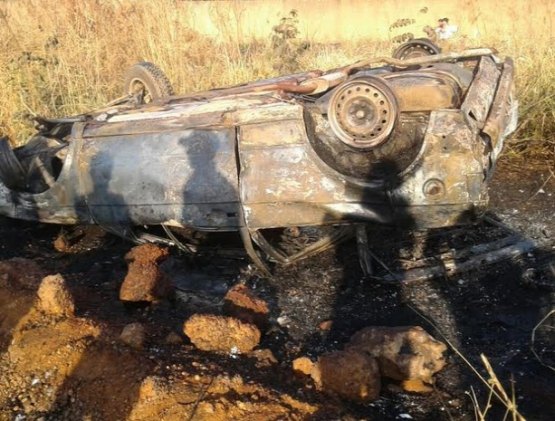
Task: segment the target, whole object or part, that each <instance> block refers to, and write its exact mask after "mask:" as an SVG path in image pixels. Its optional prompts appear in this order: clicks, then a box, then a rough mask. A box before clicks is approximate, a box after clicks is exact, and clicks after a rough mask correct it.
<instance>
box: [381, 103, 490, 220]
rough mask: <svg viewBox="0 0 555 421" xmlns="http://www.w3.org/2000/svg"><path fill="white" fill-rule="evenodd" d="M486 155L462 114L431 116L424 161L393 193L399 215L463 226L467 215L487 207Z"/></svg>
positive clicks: (422, 160)
mask: <svg viewBox="0 0 555 421" xmlns="http://www.w3.org/2000/svg"><path fill="white" fill-rule="evenodd" d="M483 156H484V145H483V144H482V143H481V142H480V140H479V139H477V137H476V133H475V132H474V131H473V130H472V129H471V128H469V127H468V125H467V123H466V119H465V118H464V116H463V114H462V112H461V111H458V110H444V111H436V112H432V113H431V115H430V122H429V125H428V129H427V132H426V136H425V139H424V147H423V149H422V151H421V153H420V158H419V159H418V160H417V162H416V163H415V165H414V166H413V167H412V168H409V169H408V170H407V171H406V172H405V173H404V174H403V178H404V181H403V183H402V185H401V186H400V187H399V188H397V189H395V190H393V191H392V192H391V200H392V202H393V204H394V205H395V207H396V208H397V212H399V211H401V212H404V213H406V214H409V215H412V218H413V219H414V220H415V221H417V222H418V223H417V225H422V226H428V227H433V226H438V227H439V226H447V225H453V224H457V223H462V221H463V218H464V217H465V214H466V213H468V212H469V211H473V210H474V209H481V208H483V207H484V206H485V205H486V204H487V200H488V198H487V190H486V187H485V183H484V181H485V170H484V166H483V161H484V160H483ZM407 207H410V209H405V210H403V208H407Z"/></svg>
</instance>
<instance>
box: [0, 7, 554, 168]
mask: <svg viewBox="0 0 555 421" xmlns="http://www.w3.org/2000/svg"><path fill="white" fill-rule="evenodd" d="M289 3H291V5H290V4H289ZM296 3H298V5H297V6H298V9H299V22H298V27H299V30H300V34H299V37H298V39H297V40H296V44H294V45H295V47H294V48H289V49H286V51H287V54H286V55H285V56H284V55H283V54H276V50H275V45H273V44H272V29H271V28H272V26H273V25H275V24H277V23H279V18H280V16H284V15H286V13H287V11H286V10H288V9H285V8H288V7H291V6H292V5H295V4H296ZM309 3H312V2H300V3H299V2H290V1H289V0H283V1H281V2H279V7H278V6H275V7H274V5H277V4H278V3H276V2H271V1H270V0H266V1H254V2H236V1H235V2H233V1H232V2H226V3H221V2H201V3H199V2H187V1H179V0H135V1H131V0H81V1H73V0H11V1H10V0H4V1H2V0H0V45H1V48H0V88H1V90H2V96H1V98H0V131H1V132H2V133H3V134H7V135H8V136H10V138H12V140H13V141H14V142H15V143H21V142H23V141H25V139H26V138H27V136H28V135H29V134H30V133H31V131H32V128H31V126H30V124H29V121H28V118H27V117H28V115H29V114H34V113H36V114H42V115H49V116H51V115H68V114H72V113H78V112H83V111H85V110H87V109H90V108H93V107H95V106H98V105H101V104H104V103H106V102H108V101H109V100H110V99H113V98H115V97H117V96H119V95H120V94H121V89H122V88H121V77H122V75H123V73H124V71H125V69H126V68H127V67H129V66H130V65H131V64H133V63H135V62H137V61H139V60H148V61H153V62H155V63H157V64H158V65H159V66H160V67H162V68H163V69H164V70H165V71H166V73H167V74H168V76H169V78H170V80H172V82H173V84H174V87H175V89H176V91H177V92H181V93H185V92H191V91H195V90H200V89H206V88H211V87H215V86H224V85H230V84H236V83H241V82H245V81H248V80H252V79H257V78H263V77H268V76H272V75H276V74H277V73H279V72H280V71H281V72H282V71H284V70H291V71H293V70H297V69H308V68H329V67H333V66H337V65H341V64H346V63H348V62H352V61H353V60H357V59H361V58H365V57H368V56H369V55H374V54H379V55H381V54H389V53H390V52H391V49H392V47H393V45H392V44H391V42H390V41H389V40H391V39H392V38H393V37H394V36H398V35H400V34H401V33H405V32H407V31H410V32H412V33H414V34H415V35H416V36H422V35H423V34H421V33H419V32H418V31H419V30H420V29H421V27H422V23H424V22H427V23H430V24H432V25H433V24H434V22H435V19H437V17H438V16H443V15H448V16H457V19H459V21H458V22H457V23H459V24H460V27H461V33H463V34H464V35H465V36H463V37H461V38H460V39H459V40H457V41H456V42H455V46H454V47H453V48H456V47H463V46H476V45H477V44H481V45H487V46H493V47H496V48H498V49H499V51H500V52H502V53H503V54H507V55H511V56H513V57H515V59H516V64H517V71H518V75H517V93H518V97H519V99H520V101H521V120H520V125H519V128H518V133H517V136H515V138H514V139H513V141H512V143H511V144H510V148H509V151H510V153H513V154H527V155H531V154H533V155H535V156H538V157H543V158H549V159H553V156H554V154H555V142H554V134H555V115H554V110H555V83H554V82H555V48H554V47H553V46H552V44H553V42H552V40H553V38H552V37H553V32H552V31H553V29H552V25H553V16H552V14H551V13H550V12H549V0H536V1H531V2H523V1H521V0H515V2H510V3H511V5H509V6H505V10H504V12H503V13H504V14H500V13H499V10H498V7H499V6H498V3H497V2H494V1H493V0H484V1H481V2H477V1H475V0H457V1H454V2H442V1H438V0H429V1H428V2H425V3H427V4H428V6H429V7H428V10H427V12H426V13H424V12H423V10H424V9H423V8H422V3H421V2H414V7H412V8H411V7H407V2H396V1H392V2H389V3H388V5H387V6H384V5H383V2H380V5H381V6H380V7H379V12H378V14H376V15H375V16H373V17H372V19H373V25H363V24H362V22H359V21H360V19H361V18H360V15H363V14H365V13H366V10H367V9H368V8H369V7H370V8H371V7H372V3H377V0H376V1H375V2H374V1H364V2H361V1H359V0H351V2H350V3H353V4H352V7H351V8H350V6H349V2H342V3H341V4H339V3H337V1H335V0H321V1H319V2H318V3H317V4H318V5H319V8H318V9H317V10H315V9H314V6H311V5H310V4H309ZM401 3H403V4H401ZM445 3H449V5H447V6H446V5H445ZM530 3H534V5H533V7H530V6H529V4H530ZM409 4H410V3H409ZM297 6H295V7H297ZM361 8H362V9H361ZM365 8H366V9H365ZM368 10H369V9H368ZM461 10H463V13H461V12H460V11H461ZM315 12H317V14H318V18H316V17H315V16H314V13H315ZM455 12H456V14H455ZM494 16H497V18H496V19H492V17H494ZM335 17H337V19H335V20H334V18H335ZM407 18H408V19H407ZM399 19H406V22H409V23H407V24H406V25H405V27H401V28H390V27H391V26H392V24H393V23H394V22H396V21H398V20H399ZM412 20H414V23H412ZM253 22H256V25H254V24H253ZM322 22H328V23H329V24H330V26H329V27H325V28H326V29H325V30H324V29H322V27H321V26H319V24H322ZM251 24H252V25H251ZM332 24H333V25H332ZM353 26H354V27H356V28H360V30H357V31H354V32H353ZM203 28H204V29H206V28H212V29H210V30H207V31H204V32H208V33H210V32H212V33H213V35H214V36H215V38H212V37H210V36H208V35H201V33H200V32H201V31H202V30H203ZM214 28H216V31H215V30H214ZM478 32H479V33H480V34H481V35H480V36H481V38H479V39H474V38H472V36H473V35H476V34H477V33H478ZM355 35H356V36H355ZM466 35H468V36H466ZM332 40H334V42H331V41H332ZM280 51H281V50H280ZM284 63H285V65H284Z"/></svg>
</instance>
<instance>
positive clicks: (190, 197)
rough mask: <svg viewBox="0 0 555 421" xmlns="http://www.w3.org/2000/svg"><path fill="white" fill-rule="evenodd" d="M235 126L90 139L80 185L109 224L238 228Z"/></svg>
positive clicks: (96, 214) (82, 160) (99, 216)
mask: <svg viewBox="0 0 555 421" xmlns="http://www.w3.org/2000/svg"><path fill="white" fill-rule="evenodd" d="M235 150H236V136H235V130H234V129H221V130H180V131H174V132H162V133H158V134H156V133H151V134H141V135H139V134H137V135H121V136H110V137H103V138H94V139H88V140H87V141H86V142H85V143H84V145H83V150H82V153H81V155H80V162H79V165H80V170H81V171H80V181H81V188H82V190H83V192H84V193H85V195H86V198H87V205H88V206H89V208H90V212H91V214H92V216H93V218H94V220H95V221H96V222H98V223H101V224H102V223H106V224H135V225H143V224H144V225H149V224H150V225H154V224H162V223H166V224H170V225H191V226H193V227H195V228H199V229H203V228H205V229H206V228H210V229H215V230H218V229H232V228H237V227H238V226H239V222H238V221H239V219H238V201H239V198H238V189H237V185H238V178H237V177H238V170H237V163H236V157H235V156H236V155H235Z"/></svg>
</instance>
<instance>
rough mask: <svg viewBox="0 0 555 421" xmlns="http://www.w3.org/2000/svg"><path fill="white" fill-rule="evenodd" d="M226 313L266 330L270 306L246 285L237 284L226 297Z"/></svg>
mask: <svg viewBox="0 0 555 421" xmlns="http://www.w3.org/2000/svg"><path fill="white" fill-rule="evenodd" d="M223 310H224V313H225V314H226V315H227V316H230V317H234V318H236V319H239V320H241V321H243V322H245V323H251V324H255V325H257V326H258V327H259V328H260V329H264V328H265V327H266V326H267V325H268V314H269V313H270V310H269V309H268V304H267V303H266V301H264V300H263V299H261V298H259V297H257V296H256V295H255V294H254V292H253V291H252V290H251V289H249V288H248V287H247V286H246V285H243V284H237V285H235V286H234V287H233V288H231V289H230V290H229V291H228V292H227V294H226V295H225V297H224V308H223Z"/></svg>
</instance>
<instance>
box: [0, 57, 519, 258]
mask: <svg viewBox="0 0 555 421" xmlns="http://www.w3.org/2000/svg"><path fill="white" fill-rule="evenodd" d="M512 79H513V65H512V61H511V60H510V59H506V60H505V61H504V62H501V61H500V60H499V59H498V58H497V57H496V56H495V55H494V54H493V52H492V51H491V50H487V49H479V50H468V51H465V52H462V53H459V54H454V53H448V54H437V55H433V56H429V57H416V58H411V59H409V60H405V61H400V60H396V59H389V58H377V59H372V60H367V61H363V62H358V63H355V64H354V65H351V66H346V67H342V68H338V69H334V70H330V71H328V72H320V71H313V72H307V73H302V74H296V75H291V76H285V77H282V78H276V79H271V80H264V81H259V82H253V83H250V84H246V85H241V86H236V87H232V88H226V89H217V90H212V91H207V92H201V93H198V94H194V95H189V96H181V97H179V96H176V97H169V98H163V99H160V100H158V101H155V102H153V103H151V104H146V105H140V106H137V105H133V104H129V103H124V104H119V105H114V106H110V107H106V108H104V109H101V110H97V111H95V112H91V113H87V114H84V115H79V116H76V117H70V118H66V119H41V120H39V123H40V124H39V133H38V134H37V135H36V136H34V137H33V138H32V139H31V140H30V141H29V142H28V143H27V144H26V145H25V146H23V147H20V148H17V149H15V150H12V149H11V148H10V147H9V146H8V143H7V141H6V140H4V141H3V142H2V143H1V144H0V147H1V149H0V213H1V214H3V215H6V216H9V217H12V218H21V219H28V220H38V221H42V222H47V223H57V224H99V225H101V226H104V227H128V226H129V227H131V226H143V225H161V226H164V227H166V228H167V227H191V228H194V229H195V230H201V231H240V232H241V234H242V238H243V240H244V243H245V246H246V248H247V251H248V252H249V254H250V255H251V257H252V258H253V259H254V260H255V261H256V262H257V263H258V264H259V265H261V266H262V265H264V262H263V261H262V259H261V258H260V255H259V254H258V252H257V251H256V250H255V249H256V248H261V249H263V250H264V251H265V252H266V255H268V256H269V257H270V259H271V260H275V261H282V262H286V261H290V260H291V259H290V257H291V256H287V255H286V254H284V253H282V252H280V251H279V250H277V249H275V248H274V247H272V246H271V245H270V244H269V241H267V240H266V238H265V237H264V236H263V235H262V234H261V233H262V231H261V230H265V229H270V228H283V227H296V226H319V225H345V224H350V223H357V222H377V223H384V224H400V225H405V226H409V227H420V228H426V227H442V226H449V225H454V224H462V223H467V222H470V221H472V220H474V219H475V218H476V217H477V216H479V215H480V214H481V213H482V212H483V210H484V209H485V206H486V205H487V201H488V198H487V184H488V180H489V178H490V176H491V174H492V171H493V168H494V164H495V161H496V159H497V157H498V155H499V153H500V151H501V149H502V146H503V140H504V138H505V137H506V136H507V135H508V134H509V133H510V132H511V131H512V130H514V127H515V124H516V101H515V100H514V99H513V97H512ZM252 240H254V242H253V241H252ZM316 248H317V247H316Z"/></svg>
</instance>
